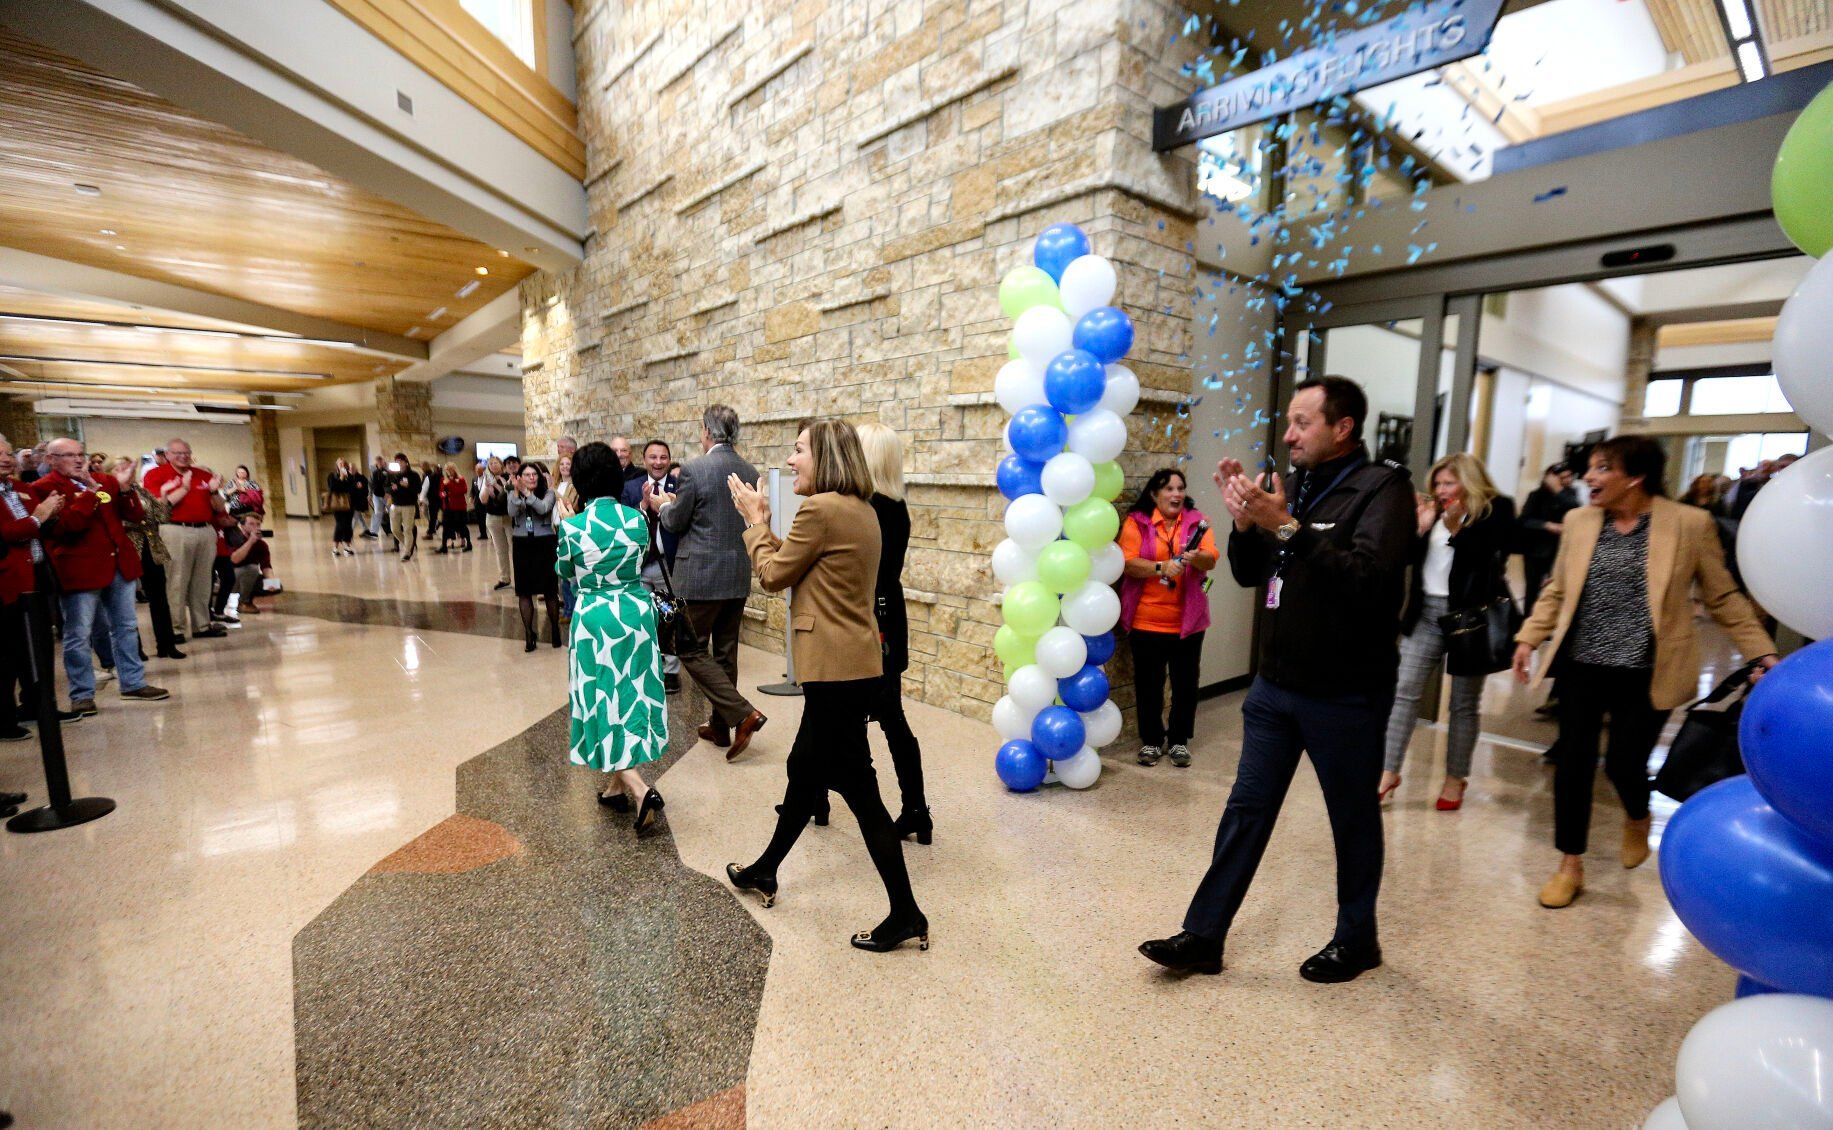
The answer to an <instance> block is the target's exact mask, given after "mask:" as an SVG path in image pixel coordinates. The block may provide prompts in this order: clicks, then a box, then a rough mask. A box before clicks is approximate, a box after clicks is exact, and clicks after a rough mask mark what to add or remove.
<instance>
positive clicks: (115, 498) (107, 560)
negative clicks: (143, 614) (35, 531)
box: [29, 471, 146, 592]
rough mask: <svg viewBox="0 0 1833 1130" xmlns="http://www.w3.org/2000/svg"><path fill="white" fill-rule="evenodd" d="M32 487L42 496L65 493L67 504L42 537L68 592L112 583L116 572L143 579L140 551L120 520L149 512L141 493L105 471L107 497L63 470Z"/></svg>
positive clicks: (103, 486)
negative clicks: (142, 500) (126, 486)
mask: <svg viewBox="0 0 1833 1130" xmlns="http://www.w3.org/2000/svg"><path fill="white" fill-rule="evenodd" d="M29 489H30V491H31V494H32V497H33V498H34V499H37V500H39V501H43V500H44V498H45V496H46V495H49V494H53V493H56V494H61V495H63V496H64V508H63V509H62V510H59V511H58V512H57V517H55V518H53V519H51V521H50V522H49V523H47V524H46V526H45V531H44V535H43V537H44V545H45V552H46V553H47V554H49V555H50V557H51V568H52V569H53V570H55V571H56V573H57V583H58V584H59V585H61V586H62V587H63V590H64V591H65V592H90V591H93V590H95V589H100V588H107V587H108V586H109V585H110V584H112V583H113V582H114V579H115V574H116V573H117V572H119V573H120V574H121V576H122V577H123V578H124V579H126V580H129V581H137V580H139V579H140V551H139V550H137V549H135V548H134V541H133V539H132V538H130V537H128V536H127V531H126V530H125V529H124V528H122V526H121V519H122V518H124V517H125V518H127V519H129V520H138V519H139V518H141V517H143V516H144V515H145V513H146V511H145V510H144V509H143V508H142V507H141V505H140V498H139V496H138V495H136V494H135V493H134V492H133V491H131V490H122V489H121V488H120V486H118V485H117V484H116V483H115V481H114V479H113V478H112V477H111V476H103V478H102V491H103V492H104V493H106V494H107V495H108V497H109V501H108V502H106V503H104V502H102V501H101V499H100V497H99V496H98V495H97V493H96V492H95V491H93V490H84V489H83V488H82V487H80V486H78V485H77V484H76V483H74V482H72V481H70V479H68V478H66V477H65V476H64V475H63V473H62V472H59V471H53V472H51V473H50V474H48V475H45V476H44V477H43V478H40V479H38V480H37V481H36V482H34V483H32V485H31V487H30V488H29Z"/></svg>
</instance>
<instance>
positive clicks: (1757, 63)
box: [1738, 40, 1764, 82]
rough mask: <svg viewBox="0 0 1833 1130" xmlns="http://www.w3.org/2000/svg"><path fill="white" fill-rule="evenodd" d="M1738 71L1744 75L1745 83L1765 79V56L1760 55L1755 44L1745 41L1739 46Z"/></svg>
mask: <svg viewBox="0 0 1833 1130" xmlns="http://www.w3.org/2000/svg"><path fill="white" fill-rule="evenodd" d="M1738 69H1739V70H1740V71H1742V72H1743V73H1744V81H1745V82H1756V81H1757V80H1758V79H1760V78H1762V77H1764V70H1763V56H1762V55H1761V54H1759V53H1758V51H1757V45H1756V44H1755V43H1752V42H1751V41H1749V40H1745V41H1744V42H1742V43H1740V44H1738Z"/></svg>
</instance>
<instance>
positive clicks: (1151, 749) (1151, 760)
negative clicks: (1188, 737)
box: [1139, 745, 1165, 765]
mask: <svg viewBox="0 0 1833 1130" xmlns="http://www.w3.org/2000/svg"><path fill="white" fill-rule="evenodd" d="M1163 756H1165V751H1164V750H1161V749H1159V748H1158V747H1157V746H1155V745H1142V746H1140V747H1139V763H1140V764H1141V765H1157V764H1158V759H1159V758H1161V757H1163Z"/></svg>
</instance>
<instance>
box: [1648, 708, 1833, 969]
mask: <svg viewBox="0 0 1833 1130" xmlns="http://www.w3.org/2000/svg"><path fill="white" fill-rule="evenodd" d="M1767 681H1768V680H1767V679H1765V682H1767ZM1747 705H1748V704H1747ZM1661 886H1662V887H1663V889H1665V890H1666V891H1667V896H1668V901H1669V902H1670V903H1672V904H1673V905H1674V913H1675V914H1678V915H1679V916H1680V920H1681V921H1682V922H1684V923H1686V927H1687V929H1688V930H1690V931H1692V934H1693V936H1694V937H1696V938H1698V939H1699V941H1700V944H1702V945H1704V946H1705V947H1706V948H1707V949H1709V950H1711V951H1712V952H1713V953H1715V954H1717V955H1718V956H1719V957H1720V958H1721V959H1722V960H1723V961H1724V962H1725V964H1727V965H1729V966H1731V967H1732V968H1733V969H1736V970H1737V971H1738V972H1740V973H1747V974H1749V975H1750V976H1751V977H1753V978H1755V979H1756V980H1758V981H1760V982H1762V983H1763V984H1765V985H1774V986H1775V987H1776V988H1778V989H1781V990H1782V991H1784V992H1789V993H1811V994H1813V995H1815V996H1821V997H1833V844H1830V843H1822V842H1818V841H1816V840H1814V839H1813V838H1811V837H1810V836H1808V835H1807V834H1806V833H1805V832H1803V831H1802V830H1801V829H1799V828H1797V827H1795V825H1793V824H1791V823H1789V822H1788V820H1786V819H1784V818H1783V816H1782V814H1781V813H1779V812H1777V811H1776V810H1775V809H1774V808H1771V807H1770V805H1769V802H1768V801H1766V800H1764V799H1763V798H1762V797H1761V796H1760V795H1758V793H1757V789H1756V786H1755V785H1754V784H1752V783H1751V780H1750V778H1749V777H1748V776H1739V777H1733V778H1731V779H1730V780H1727V781H1720V782H1719V783H1718V784H1716V785H1713V786H1711V787H1710V788H1705V789H1701V790H1700V791H1699V792H1697V793H1694V794H1693V796H1692V797H1690V798H1688V800H1687V802H1686V803H1685V804H1683V805H1681V806H1680V811H1678V812H1676V813H1674V816H1673V819H1671V820H1669V821H1668V827H1667V832H1666V833H1665V834H1664V835H1663V836H1662V838H1661Z"/></svg>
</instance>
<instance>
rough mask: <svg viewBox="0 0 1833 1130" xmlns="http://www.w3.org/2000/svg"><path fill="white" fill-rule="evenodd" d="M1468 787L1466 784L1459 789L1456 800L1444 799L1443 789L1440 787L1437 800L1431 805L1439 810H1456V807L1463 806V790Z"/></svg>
mask: <svg viewBox="0 0 1833 1130" xmlns="http://www.w3.org/2000/svg"><path fill="white" fill-rule="evenodd" d="M1469 787H1470V786H1469V785H1466V786H1464V788H1463V789H1459V790H1458V794H1457V799H1456V800H1446V799H1445V791H1444V790H1443V789H1440V790H1439V792H1438V801H1437V803H1436V804H1434V805H1433V807H1435V808H1437V809H1438V810H1439V811H1440V812H1456V811H1457V810H1458V809H1460V808H1462V807H1464V791H1465V789H1468V788H1469Z"/></svg>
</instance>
